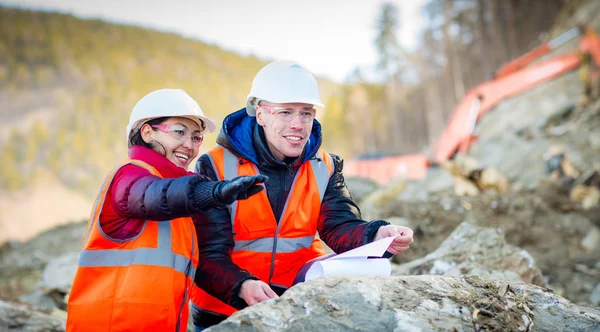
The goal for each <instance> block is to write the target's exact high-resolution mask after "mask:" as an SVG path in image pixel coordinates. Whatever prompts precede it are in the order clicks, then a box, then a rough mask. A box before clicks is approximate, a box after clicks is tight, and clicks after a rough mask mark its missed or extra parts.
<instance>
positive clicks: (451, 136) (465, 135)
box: [344, 25, 600, 185]
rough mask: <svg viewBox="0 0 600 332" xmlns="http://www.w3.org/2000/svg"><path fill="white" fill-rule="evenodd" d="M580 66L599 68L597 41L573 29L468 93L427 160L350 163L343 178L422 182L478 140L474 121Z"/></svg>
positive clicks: (409, 158) (583, 30)
mask: <svg viewBox="0 0 600 332" xmlns="http://www.w3.org/2000/svg"><path fill="white" fill-rule="evenodd" d="M575 38H580V41H579V49H578V50H576V51H574V52H570V53H567V54H563V55H559V56H557V57H554V58H551V59H548V60H546V61H541V62H537V63H535V62H536V60H538V59H539V58H540V57H542V56H544V55H546V54H548V53H550V52H552V51H554V50H556V49H557V48H558V47H560V46H561V45H564V44H565V43H567V42H569V41H571V40H573V39H575ZM583 66H586V68H591V67H592V66H596V68H599V67H600V37H599V36H598V34H597V33H596V31H594V30H593V29H592V28H591V27H589V26H585V25H582V26H578V27H574V28H572V29H570V30H568V31H566V32H564V33H562V34H561V35H559V36H557V37H555V38H553V39H552V40H550V41H548V42H547V43H545V44H543V45H541V46H538V47H537V48H535V49H533V50H532V51H530V52H528V53H526V54H524V55H522V56H520V57H518V58H516V59H514V60H512V61H510V62H508V63H506V64H505V65H503V66H502V67H501V68H500V69H498V70H497V71H496V73H495V75H494V77H493V78H492V79H491V80H488V81H486V82H483V83H481V84H480V85H478V86H476V87H474V88H473V89H471V90H470V91H469V92H467V94H466V95H465V96H464V97H463V99H462V100H461V102H460V103H459V104H458V105H457V106H456V108H455V109H454V111H453V112H452V114H451V116H450V119H449V120H448V122H447V124H446V127H445V129H444V131H443V133H442V135H441V136H440V138H439V140H438V141H437V144H435V145H434V148H433V155H432V156H431V157H428V156H427V155H424V154H411V155H402V156H391V157H384V158H378V159H363V160H349V161H346V162H345V165H344V175H345V176H360V177H366V178H370V179H372V180H374V181H376V182H378V183H380V184H382V185H386V184H388V183H389V182H390V181H391V180H392V179H394V178H396V177H401V178H404V179H409V180H419V179H422V178H423V177H425V176H426V175H427V170H428V169H429V168H430V167H432V166H434V165H436V164H440V163H443V162H444V161H447V160H450V159H452V157H453V156H454V155H455V154H456V153H457V152H459V151H460V152H467V151H468V150H469V148H470V146H471V145H472V144H473V143H474V142H475V141H476V140H477V135H476V133H475V128H476V125H477V122H478V121H479V120H480V119H481V117H482V116H484V115H485V113H486V112H488V111H489V110H491V109H493V108H494V107H495V106H496V105H498V104H499V103H501V102H502V101H503V100H505V99H506V98H509V97H512V96H515V95H518V94H520V93H522V92H524V91H526V90H527V89H530V88H532V87H535V86H537V85H539V84H541V83H543V82H546V81H548V80H551V79H553V78H556V77H558V76H560V75H563V74H565V73H567V72H570V71H572V70H574V69H576V68H579V67H583ZM597 74H598V73H594V74H593V75H596V76H593V77H592V78H591V79H590V80H589V81H587V80H586V82H584V86H585V89H586V92H587V91H589V90H590V87H589V86H588V85H590V84H591V82H594V81H597V80H598V77H597Z"/></svg>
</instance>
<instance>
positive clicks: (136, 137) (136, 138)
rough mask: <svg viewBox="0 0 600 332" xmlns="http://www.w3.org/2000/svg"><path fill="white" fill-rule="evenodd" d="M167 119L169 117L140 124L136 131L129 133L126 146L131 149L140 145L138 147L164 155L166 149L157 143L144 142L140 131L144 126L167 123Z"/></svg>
mask: <svg viewBox="0 0 600 332" xmlns="http://www.w3.org/2000/svg"><path fill="white" fill-rule="evenodd" d="M168 118H169V117H162V118H156V119H152V120H148V121H146V122H144V123H142V124H141V125H139V126H138V127H137V129H135V130H132V131H131V132H130V133H129V144H128V146H129V147H132V146H134V145H140V146H143V147H147V148H149V149H152V150H154V151H156V152H158V153H160V154H162V155H163V156H164V155H166V149H165V147H164V146H163V145H162V144H160V143H159V142H157V141H152V142H150V143H148V142H146V141H144V139H143V138H142V131H141V130H140V129H142V127H143V126H144V125H145V124H149V125H151V126H152V125H157V124H161V123H163V122H165V121H167V119H168ZM152 129H153V130H154V128H152Z"/></svg>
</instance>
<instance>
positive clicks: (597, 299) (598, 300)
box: [590, 283, 600, 306]
mask: <svg viewBox="0 0 600 332" xmlns="http://www.w3.org/2000/svg"><path fill="white" fill-rule="evenodd" d="M590 303H591V304H592V305H593V306H600V283H599V284H597V285H596V288H594V290H593V291H592V294H591V295H590Z"/></svg>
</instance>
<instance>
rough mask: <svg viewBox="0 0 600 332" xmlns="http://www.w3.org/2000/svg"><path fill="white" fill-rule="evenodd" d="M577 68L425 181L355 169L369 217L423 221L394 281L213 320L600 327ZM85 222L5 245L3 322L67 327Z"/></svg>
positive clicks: (593, 173) (338, 325)
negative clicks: (363, 175)
mask: <svg viewBox="0 0 600 332" xmlns="http://www.w3.org/2000/svg"><path fill="white" fill-rule="evenodd" d="M599 12H600V6H598V4H597V2H594V1H590V2H586V5H584V6H582V7H581V8H580V9H578V10H576V11H575V12H574V13H571V14H569V15H570V17H568V18H566V19H565V21H564V22H565V23H564V24H566V25H568V26H573V25H574V24H576V23H581V22H587V23H592V24H593V25H594V27H595V28H596V29H600V15H598V14H599ZM560 30H561V29H558V28H557V31H560ZM563 30H564V29H563ZM571 46H573V45H571ZM563 51H567V50H564V49H562V50H560V52H563ZM560 52H559V53H560ZM578 77H579V76H578V73H577V72H572V73H569V74H566V75H563V76H561V77H560V78H557V79H554V80H552V81H550V82H548V83H546V84H543V85H541V86H539V87H536V88H534V89H531V90H529V91H527V92H526V93H523V94H521V95H519V96H516V97H514V98H511V99H509V100H507V101H505V102H503V103H502V104H500V105H499V106H498V107H496V108H495V109H494V110H492V111H490V112H489V113H488V114H486V115H485V116H484V117H483V118H482V119H481V121H480V122H479V124H478V136H479V137H478V140H477V142H476V143H475V144H474V145H473V147H472V148H471V150H470V151H469V152H468V153H467V154H466V155H458V156H456V158H455V159H454V160H453V161H452V162H450V163H445V164H443V165H438V166H437V167H434V168H432V169H430V171H429V172H428V175H427V177H426V178H425V179H423V180H422V181H419V182H406V181H403V180H402V179H397V180H394V181H392V182H391V183H390V184H389V185H388V186H386V187H383V188H381V187H379V186H378V185H376V184H374V183H373V182H371V181H368V180H366V179H347V184H348V186H349V188H350V190H351V192H352V194H353V196H354V198H355V199H356V200H357V201H358V202H359V206H360V208H361V211H362V213H363V216H364V217H365V219H386V220H388V221H390V222H392V223H395V224H400V225H407V226H410V227H411V228H412V229H414V231H415V242H414V243H413V245H412V246H411V248H410V249H409V250H408V251H406V252H405V253H402V254H400V255H396V256H395V257H393V259H392V260H393V262H394V263H395V264H394V265H393V276H392V277H390V278H360V277H356V278H349V277H340V278H325V279H321V280H315V281H311V282H307V283H305V284H300V285H298V286H296V287H293V288H292V289H290V291H288V292H287V293H286V294H284V296H283V297H281V298H279V299H277V300H272V301H267V302H266V303H262V304H260V305H256V306H253V307H251V308H248V309H246V310H243V311H241V312H239V313H238V314H236V315H234V316H232V317H231V318H230V319H228V320H227V321H225V322H223V323H222V324H220V325H219V326H216V327H214V328H213V329H212V330H216V331H220V330H227V331H228V330H232V329H236V330H243V331H246V330H248V331H277V330H291V331H306V330H310V329H312V330H328V329H329V330H351V331H373V330H396V331H414V330H422V331H434V330H451V331H471V330H475V331H480V330H511V331H532V330H537V331H597V330H600V204H599V201H600V99H598V98H597V96H596V98H582V86H581V82H580V81H579V78H578ZM84 229H85V224H84V223H71V224H67V225H64V226H60V227H57V228H55V229H52V230H50V231H47V232H44V233H42V234H40V235H38V236H37V237H35V238H33V239H31V240H29V241H27V242H9V243H6V244H4V245H3V246H1V247H0V330H14V331H63V330H64V321H65V315H66V312H65V311H64V309H65V296H66V295H67V294H68V292H69V288H70V283H71V281H72V278H73V275H74V271H75V265H76V262H77V258H78V254H77V253H78V250H79V248H80V243H81V239H82V236H83V232H84ZM190 328H191V327H190Z"/></svg>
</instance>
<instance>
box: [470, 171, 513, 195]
mask: <svg viewBox="0 0 600 332" xmlns="http://www.w3.org/2000/svg"><path fill="white" fill-rule="evenodd" d="M477 185H478V186H479V189H481V190H483V191H485V190H490V189H493V190H495V191H496V192H499V193H505V192H507V191H508V189H509V188H510V184H509V182H508V178H507V177H506V175H504V174H503V173H502V172H500V171H499V170H498V169H496V168H494V167H488V168H485V169H483V170H482V171H481V174H480V176H479V178H478V179H477Z"/></svg>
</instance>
